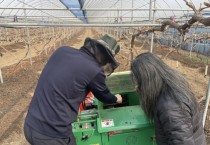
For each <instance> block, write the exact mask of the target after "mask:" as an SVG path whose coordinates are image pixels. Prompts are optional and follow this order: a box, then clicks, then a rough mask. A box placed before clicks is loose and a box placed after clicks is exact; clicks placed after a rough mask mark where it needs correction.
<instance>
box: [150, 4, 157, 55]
mask: <svg viewBox="0 0 210 145" xmlns="http://www.w3.org/2000/svg"><path fill="white" fill-rule="evenodd" d="M155 2H156V0H154V2H152V0H150V7H149V8H150V11H149V21H150V22H151V21H152V23H153V24H154V23H155V11H152V7H153V4H154V8H155V7H156V3H155ZM152 13H153V20H151V16H152ZM153 44H154V33H152V36H151V42H150V52H151V53H152V51H153Z"/></svg>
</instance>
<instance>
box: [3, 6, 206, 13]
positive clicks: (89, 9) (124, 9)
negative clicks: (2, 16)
mask: <svg viewBox="0 0 210 145" xmlns="http://www.w3.org/2000/svg"><path fill="white" fill-rule="evenodd" d="M0 9H16V10H24V9H25V10H55V11H56V10H58V11H62V10H63V11H69V10H70V11H78V10H82V11H149V9H146V8H139V9H135V8H122V9H119V8H83V9H80V8H53V9H52V8H27V7H26V8H22V7H19V8H18V7H7V8H2V7H0ZM152 10H153V11H172V10H173V11H193V10H191V9H177V8H175V9H172V8H152ZM209 11H210V10H204V11H202V12H209Z"/></svg>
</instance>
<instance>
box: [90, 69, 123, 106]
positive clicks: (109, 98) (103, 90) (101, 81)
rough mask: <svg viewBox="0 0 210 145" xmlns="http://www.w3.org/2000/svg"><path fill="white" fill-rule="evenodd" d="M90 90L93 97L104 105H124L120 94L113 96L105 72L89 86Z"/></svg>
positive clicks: (98, 75) (99, 74)
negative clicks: (106, 81) (106, 82)
mask: <svg viewBox="0 0 210 145" xmlns="http://www.w3.org/2000/svg"><path fill="white" fill-rule="evenodd" d="M88 89H89V90H90V91H91V92H92V93H93V95H94V96H95V97H96V98H97V99H98V100H100V101H101V102H103V103H109V104H112V103H122V98H121V96H120V95H119V94H117V95H116V96H115V95H113V94H111V93H110V91H109V89H108V88H107V86H106V84H105V75H104V74H103V72H100V73H98V74H97V75H96V76H95V78H94V79H93V80H92V81H91V82H90V84H89V85H88Z"/></svg>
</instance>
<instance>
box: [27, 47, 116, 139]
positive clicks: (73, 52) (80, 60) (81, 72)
mask: <svg viewBox="0 0 210 145" xmlns="http://www.w3.org/2000/svg"><path fill="white" fill-rule="evenodd" d="M89 91H91V92H92V93H93V94H94V96H95V97H96V98H97V99H99V100H100V101H102V102H104V103H115V102H116V97H115V96H114V95H112V94H111V93H110V91H109V90H108V89H107V87H106V85H105V75H104V73H103V69H102V67H101V66H100V65H99V64H98V63H97V62H96V60H95V58H94V57H92V56H91V55H88V54H87V53H85V51H81V50H78V49H74V48H70V47H67V46H64V47H61V48H58V49H57V50H56V51H55V52H54V54H53V55H52V56H51V58H50V59H49V61H48V63H47V64H46V66H45V68H44V69H43V71H42V74H41V76H40V78H39V81H38V84H37V87H36V90H35V93H34V96H33V98H32V101H31V103H30V106H29V110H28V114H27V116H26V124H28V125H29V126H30V127H31V128H33V129H34V130H36V131H38V132H39V133H42V134H44V135H48V136H51V137H59V138H65V137H69V136H71V135H72V128H71V123H72V122H74V121H76V118H77V113H78V110H79V105H80V103H81V102H82V101H84V99H85V96H86V95H87V93H88V92H89Z"/></svg>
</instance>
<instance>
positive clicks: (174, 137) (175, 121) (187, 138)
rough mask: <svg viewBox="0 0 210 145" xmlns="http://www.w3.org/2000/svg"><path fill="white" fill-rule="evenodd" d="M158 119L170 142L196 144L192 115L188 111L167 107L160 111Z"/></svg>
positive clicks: (186, 144)
mask: <svg viewBox="0 0 210 145" xmlns="http://www.w3.org/2000/svg"><path fill="white" fill-rule="evenodd" d="M158 119H159V121H160V124H161V126H162V127H163V130H164V133H165V135H166V138H167V139H168V144H170V145H195V142H194V138H193V126H192V117H191V115H190V114H189V113H188V112H187V111H183V110H182V109H181V108H174V109H166V110H164V111H162V112H158Z"/></svg>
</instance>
